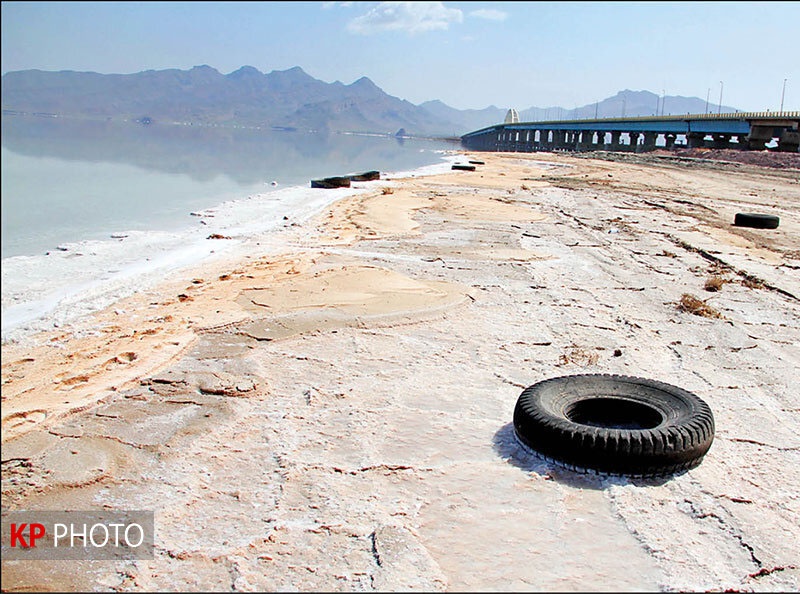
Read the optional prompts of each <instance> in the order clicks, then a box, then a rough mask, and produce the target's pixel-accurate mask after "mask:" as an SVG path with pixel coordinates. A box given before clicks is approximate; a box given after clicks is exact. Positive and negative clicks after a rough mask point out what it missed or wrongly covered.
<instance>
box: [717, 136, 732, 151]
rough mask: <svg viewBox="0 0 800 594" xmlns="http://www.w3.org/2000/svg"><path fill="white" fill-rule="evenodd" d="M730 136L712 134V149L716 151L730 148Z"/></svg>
mask: <svg viewBox="0 0 800 594" xmlns="http://www.w3.org/2000/svg"><path fill="white" fill-rule="evenodd" d="M730 141H731V135H730V134H714V144H713V146H714V148H717V149H724V148H728V147H729V146H730Z"/></svg>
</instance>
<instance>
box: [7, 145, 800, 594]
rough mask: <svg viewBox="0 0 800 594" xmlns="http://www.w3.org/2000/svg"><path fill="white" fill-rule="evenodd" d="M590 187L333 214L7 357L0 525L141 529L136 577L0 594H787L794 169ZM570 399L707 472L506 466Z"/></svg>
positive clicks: (57, 578)
mask: <svg viewBox="0 0 800 594" xmlns="http://www.w3.org/2000/svg"><path fill="white" fill-rule="evenodd" d="M603 157H604V155H601V154H596V155H591V154H584V155H567V154H552V153H537V154H511V153H507V154H501V153H459V162H461V163H466V162H467V161H468V160H481V161H484V164H479V165H476V170H475V171H449V172H447V173H443V174H436V175H425V176H418V175H415V176H409V177H404V178H398V179H388V180H387V179H384V180H380V181H373V182H363V183H357V184H354V186H357V187H360V188H364V189H365V190H367V191H364V192H361V193H359V194H358V195H355V196H351V197H348V198H344V199H342V200H340V201H338V202H335V203H334V204H333V205H331V206H330V207H327V208H325V209H324V211H323V212H322V213H321V214H319V215H318V216H315V217H313V218H311V219H309V220H307V221H305V222H303V223H300V224H291V222H287V224H286V225H285V226H284V227H283V228H282V229H280V230H277V231H275V232H274V236H273V237H272V239H271V240H270V242H269V244H270V246H275V245H280V246H283V247H282V248H281V249H280V250H279V251H275V250H274V249H273V250H270V251H268V252H265V250H264V247H263V246H262V245H260V242H259V241H257V240H256V239H253V240H251V241H249V242H244V243H243V245H242V246H241V248H239V249H237V250H236V251H235V252H232V253H231V254H230V255H228V256H226V257H223V258H219V259H217V260H215V261H213V262H211V263H207V264H206V265H204V266H202V267H199V268H192V269H184V270H182V271H180V272H177V273H175V274H174V275H172V276H170V277H169V278H167V279H165V280H164V281H163V282H162V283H161V284H159V285H157V286H155V287H153V288H147V289H146V290H143V291H141V292H138V293H136V294H134V295H132V296H130V297H127V298H125V299H122V300H120V301H118V302H116V303H114V304H113V305H112V306H110V307H108V308H106V309H104V310H102V311H100V312H97V313H95V314H93V315H91V316H88V317H85V318H82V319H79V320H77V321H74V322H73V323H71V324H67V325H62V326H60V327H58V328H54V329H53V330H50V331H47V332H42V333H38V334H36V335H33V336H30V337H26V338H24V339H20V340H19V341H15V342H7V343H4V344H3V347H2V468H3V470H2V485H3V490H2V505H3V509H4V510H89V509H119V510H152V511H154V512H155V523H156V543H155V544H156V546H155V557H154V559H152V560H140V561H128V562H114V563H112V562H104V561H81V562H77V561H51V562H42V561H38V562H33V561H8V560H4V561H3V564H2V570H3V571H2V588H3V590H4V591H20V590H61V591H97V590H102V591H110V590H113V591H155V590H166V591H176V590H179V591H191V590H206V591H212V590H213V591H232V590H245V591H274V590H299V591H320V590H321V591H333V590H335V591H363V590H378V591H398V590H427V591H430V590H448V591H464V590H471V591H501V590H502V591H542V590H550V591H554V590H559V591H679V590H683V591H686V590H691V591H707V590H713V591H724V590H728V591H796V590H798V588H800V553H798V551H800V529H798V526H800V373H799V371H800V163H797V162H795V164H794V168H783V169H778V168H768V167H759V166H754V165H748V164H744V163H734V162H727V161H712V160H709V159H697V158H685V157H682V158H677V157H669V156H665V155H661V156H657V155H651V156H646V155H627V156H624V157H609V158H603ZM320 191H321V192H324V191H325V190H320ZM738 212H757V213H767V214H773V215H778V216H779V217H780V226H779V227H778V228H777V229H752V228H745V227H736V226H733V225H732V222H733V220H734V216H735V214H736V213H738ZM210 241H214V240H210ZM217 241H224V240H217ZM711 279H714V280H713V281H712V282H710V281H711ZM708 288H716V289H717V290H715V291H710V290H708ZM684 295H691V296H694V297H696V298H697V299H700V300H701V301H704V302H705V305H706V306H708V307H707V308H706V310H705V311H706V315H696V314H697V313H702V312H700V311H698V312H692V311H687V310H685V308H684V309H682V308H681V307H680V303H681V299H682V297H683V296H684ZM578 373H611V374H623V375H630V376H637V377H643V378H650V379H655V380H660V381H663V382H667V383H670V384H673V385H676V386H679V387H682V388H684V389H686V390H689V391H691V392H693V393H694V394H696V395H697V396H699V397H700V398H702V399H703V400H705V401H706V402H707V403H708V404H709V406H710V407H711V409H712V411H713V413H714V417H715V423H716V434H715V439H714V442H713V444H712V446H711V449H710V450H709V452H708V454H707V455H706V457H705V459H704V460H703V462H702V463H701V464H700V465H699V466H698V467H697V468H694V469H692V470H689V471H687V472H684V473H681V474H678V475H673V476H668V477H664V478H660V479H633V478H625V477H619V476H606V475H597V474H592V473H580V472H576V471H574V470H570V469H567V468H563V467H561V466H558V465H557V464H555V463H553V462H549V461H546V460H544V459H542V458H539V457H538V456H537V455H535V454H534V453H533V452H531V451H529V450H527V449H526V448H524V447H523V446H521V445H520V444H519V443H518V441H517V440H516V439H515V436H514V430H513V426H512V414H513V410H514V405H515V403H516V401H517V398H518V397H519V395H520V393H521V391H522V390H523V389H524V388H525V387H527V386H530V385H532V384H534V383H536V382H539V381H541V380H544V379H547V378H551V377H555V376H561V375H572V374H578Z"/></svg>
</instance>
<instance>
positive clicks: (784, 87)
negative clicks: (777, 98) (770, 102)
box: [781, 78, 788, 113]
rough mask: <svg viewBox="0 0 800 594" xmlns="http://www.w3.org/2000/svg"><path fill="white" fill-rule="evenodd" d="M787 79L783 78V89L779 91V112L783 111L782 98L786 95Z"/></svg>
mask: <svg viewBox="0 0 800 594" xmlns="http://www.w3.org/2000/svg"><path fill="white" fill-rule="evenodd" d="M787 80H788V79H786V78H784V79H783V91H781V113H783V98H784V96H786V81H787Z"/></svg>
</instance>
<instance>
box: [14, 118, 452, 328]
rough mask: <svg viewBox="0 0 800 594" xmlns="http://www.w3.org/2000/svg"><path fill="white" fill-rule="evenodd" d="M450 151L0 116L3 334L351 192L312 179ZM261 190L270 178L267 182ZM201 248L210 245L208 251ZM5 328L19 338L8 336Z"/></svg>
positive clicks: (406, 166) (390, 169)
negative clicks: (216, 237)
mask: <svg viewBox="0 0 800 594" xmlns="http://www.w3.org/2000/svg"><path fill="white" fill-rule="evenodd" d="M458 148H459V147H458V145H454V144H453V143H448V142H445V141H429V140H416V139H404V140H399V139H396V138H392V137H382V136H361V135H345V134H319V133H317V134H314V133H303V132H292V131H274V130H253V129H234V128H222V127H198V126H169V125H148V126H143V125H139V124H134V123H127V122H92V121H80V120H69V119H57V118H37V117H19V116H4V117H3V118H2V194H1V196H2V285H3V286H2V307H3V321H2V322H3V324H2V325H3V339H4V340H5V339H6V338H10V337H11V336H12V335H13V334H14V333H15V331H18V330H19V331H22V333H23V334H24V333H25V332H26V331H28V332H30V331H34V330H37V329H43V328H46V327H52V326H53V325H54V324H56V325H57V324H60V323H64V322H67V321H69V320H70V319H71V318H73V317H74V316H76V315H80V314H81V313H86V312H88V311H91V310H93V309H96V308H99V307H102V306H104V305H106V304H107V303H109V302H111V300H113V299H115V298H118V297H120V296H122V295H124V294H126V293H130V292H132V291H133V290H135V287H136V286H137V284H138V286H144V285H145V284H147V282H154V281H156V280H158V279H160V278H163V277H164V275H165V274H167V273H168V272H169V271H170V270H173V269H175V268H176V267H179V266H183V265H188V264H192V263H196V262H197V261H199V260H200V259H202V258H203V257H207V256H208V255H209V254H210V253H212V252H215V251H216V252H219V251H220V249H221V248H222V246H221V244H222V243H223V242H219V241H216V242H214V241H205V240H206V238H207V237H208V235H209V234H212V233H219V234H222V235H226V236H232V237H240V238H245V237H248V236H252V235H253V234H264V233H267V234H268V233H269V231H270V229H275V228H277V227H278V226H280V225H282V224H284V217H289V218H290V220H295V221H296V220H299V219H302V218H304V217H308V216H311V215H312V214H314V213H315V212H318V211H319V210H321V209H322V208H323V207H324V206H325V205H327V204H329V203H330V202H331V201H333V200H335V199H338V198H341V197H343V196H345V195H347V193H351V192H353V190H346V189H342V190H319V189H311V188H310V187H309V181H310V180H311V179H312V178H318V177H328V176H333V175H343V174H347V173H359V172H363V171H369V170H379V171H381V174H382V177H385V176H386V175H393V174H396V173H399V172H409V171H412V170H417V169H419V168H422V167H426V166H429V167H430V166H433V167H434V168H438V167H443V168H444V170H446V169H447V166H446V163H445V161H444V159H445V155H446V153H447V152H448V151H452V150H454V149H458ZM273 182H274V183H273ZM210 244H211V245H210ZM17 334H19V332H17Z"/></svg>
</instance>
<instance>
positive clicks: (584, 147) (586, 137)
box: [578, 130, 594, 151]
mask: <svg viewBox="0 0 800 594" xmlns="http://www.w3.org/2000/svg"><path fill="white" fill-rule="evenodd" d="M593 141H594V132H591V131H589V130H583V131H582V132H581V141H580V144H579V145H578V149H579V150H581V151H590V150H592V149H593V148H594V143H593Z"/></svg>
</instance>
